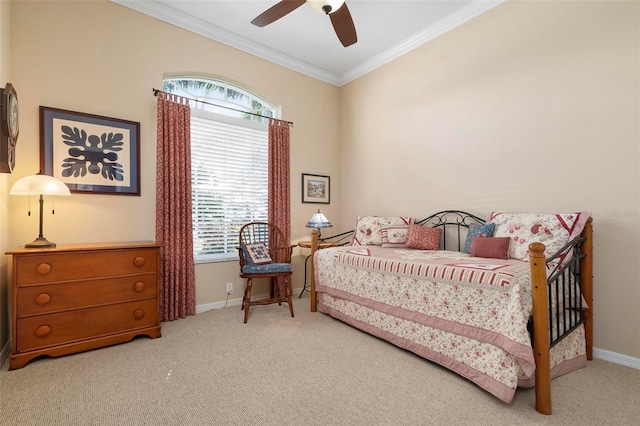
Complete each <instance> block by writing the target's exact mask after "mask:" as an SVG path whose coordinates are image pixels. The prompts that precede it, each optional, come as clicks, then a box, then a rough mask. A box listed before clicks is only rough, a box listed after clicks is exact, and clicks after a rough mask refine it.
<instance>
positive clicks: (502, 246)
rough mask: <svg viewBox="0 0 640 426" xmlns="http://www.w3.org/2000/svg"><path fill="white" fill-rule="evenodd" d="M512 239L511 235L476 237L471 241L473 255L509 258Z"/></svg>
mask: <svg viewBox="0 0 640 426" xmlns="http://www.w3.org/2000/svg"><path fill="white" fill-rule="evenodd" d="M510 241H511V238H510V237H476V238H474V239H473V241H472V242H471V256H472V257H489V258H492V259H509V242H510Z"/></svg>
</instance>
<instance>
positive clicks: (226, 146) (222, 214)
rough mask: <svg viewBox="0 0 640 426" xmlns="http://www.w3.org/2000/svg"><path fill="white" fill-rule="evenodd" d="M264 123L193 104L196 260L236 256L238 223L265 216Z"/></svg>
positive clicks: (192, 138) (266, 143) (265, 133)
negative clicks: (198, 109)
mask: <svg viewBox="0 0 640 426" xmlns="http://www.w3.org/2000/svg"><path fill="white" fill-rule="evenodd" d="M267 155H268V130H267V126H266V124H261V123H256V122H253V121H250V120H244V119H237V118H233V117H227V116H222V115H218V114H213V113H209V112H203V111H194V110H192V116H191V183H192V200H193V207H192V211H193V243H194V257H195V260H196V261H197V262H204V261H211V260H228V259H235V258H237V246H238V232H239V231H240V228H241V227H242V225H244V224H245V223H247V222H252V221H266V220H267V203H268V195H267V184H268V176H267V170H268V158H267Z"/></svg>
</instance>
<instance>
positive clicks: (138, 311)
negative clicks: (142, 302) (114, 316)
mask: <svg viewBox="0 0 640 426" xmlns="http://www.w3.org/2000/svg"><path fill="white" fill-rule="evenodd" d="M133 317H134V318H135V319H137V320H140V319H142V318H144V310H143V309H136V310H135V311H133Z"/></svg>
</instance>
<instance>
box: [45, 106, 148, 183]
mask: <svg viewBox="0 0 640 426" xmlns="http://www.w3.org/2000/svg"><path fill="white" fill-rule="evenodd" d="M40 171H42V172H43V173H44V174H46V175H49V176H53V177H55V178H56V179H59V180H61V181H62V182H64V183H65V184H66V185H67V186H68V187H69V190H70V191H71V192H75V193H84V194H115V195H140V123H139V122H135V121H129V120H122V119H118V118H110V117H103V116H100V115H94V114H86V113H82V112H75V111H68V110H64V109H58V108H50V107H45V106H40Z"/></svg>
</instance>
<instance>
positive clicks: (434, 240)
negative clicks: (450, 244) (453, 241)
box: [406, 224, 442, 250]
mask: <svg viewBox="0 0 640 426" xmlns="http://www.w3.org/2000/svg"><path fill="white" fill-rule="evenodd" d="M441 234H442V228H431V227H429V226H420V225H414V224H411V225H409V236H408V237H407V242H406V246H407V248H415V249H420V250H438V249H439V248H440V235H441Z"/></svg>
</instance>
